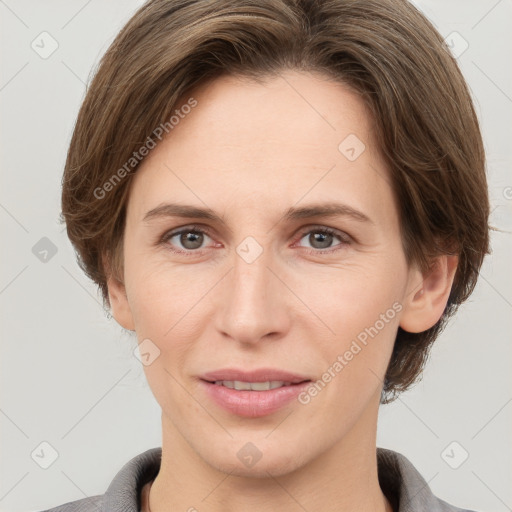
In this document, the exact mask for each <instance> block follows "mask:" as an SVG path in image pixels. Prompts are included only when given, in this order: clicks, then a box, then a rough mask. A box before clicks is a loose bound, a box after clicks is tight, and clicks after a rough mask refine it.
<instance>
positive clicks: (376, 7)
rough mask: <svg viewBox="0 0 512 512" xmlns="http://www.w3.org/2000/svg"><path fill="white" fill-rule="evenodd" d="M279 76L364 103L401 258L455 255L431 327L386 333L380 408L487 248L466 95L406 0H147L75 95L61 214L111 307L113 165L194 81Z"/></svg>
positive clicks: (118, 259) (411, 371)
mask: <svg viewBox="0 0 512 512" xmlns="http://www.w3.org/2000/svg"><path fill="white" fill-rule="evenodd" d="M285 69H294V70H298V71H309V72H320V73H322V74H323V75H324V76H327V77H329V78H333V79H334V80H336V81H338V82H340V83H341V84H344V85H346V86H348V87H350V88H351V89H352V90H353V91H356V92H357V93H358V94H359V95H360V97H361V98H362V99H363V100H364V102H365V104H366V105H367V106H368V108H369V112H370V113H371V115H372V117H373V123H374V127H375V128H374V129H375V136H376V140H377V142H378V144H379V148H380V150H381V154H382V156H383V157H384V159H385V162H386V164H387V166H388V167H389V170H390V175H391V179H392V187H393V190H394V193H395V197H396V198H397V203H398V208H399V211H400V223H401V226H400V227H401V233H402V240H403V247H404V252H405V255H406V258H407V261H408V262H409V263H411V262H415V263H416V264H418V265H419V266H420V268H422V269H423V270H427V269H428V268H429V264H430V262H431V256H433V255H435V254H443V253H445V254H447V253H450V254H453V253H455V254H458V255H459V264H458V267H457V271H456V275H455V279H454V283H453V286H452V290H451V293H450V296H449V299H448V304H447V306H446V309H445V311H444V313H443V315H442V317H441V318H440V320H439V321H438V322H437V323H436V324H435V325H434V326H433V327H432V328H430V329H428V330H426V331H424V332H422V333H409V332H406V331H404V330H402V329H401V328H399V330H398V333H397V337H396V341H395V345H394V349H393V354H392V357H391V360H390V363H389V367H388V369H387V373H386V378H385V382H384V386H383V393H382V398H381V402H382V403H388V402H391V401H392V400H394V399H395V398H396V396H397V394H398V393H399V392H402V391H404V390H405V389H407V388H408V387H409V386H410V385H411V384H412V383H413V382H415V381H416V380H417V379H418V377H419V376H420V375H421V372H422V370H423V366H424V363H425V362H426V360H427V357H428V353H429V349H430V347H431V345H432V342H433V341H434V340H435V339H436V337H437V336H438V335H439V333H440V332H441V330H442V329H443V328H444V326H445V323H446V321H447V319H448V318H449V317H450V316H451V315H452V314H453V313H454V312H455V311H456V309H457V307H458V306H459V305H460V304H461V303H462V302H464V301H465V300H466V299H467V298H468V297H469V295H470V294H471V292H472V291H473V289H474V287H475V284H476V281H477V278H478V273H479V269H480V267H481V264H482V262H483V259H484V257H485V255H486V254H488V253H489V226H488V217H489V200H488V194H487V181H486V173H485V154H484V147H483V142H482V137H481V133H480V128H479V123H478V119H477V116H476V114H475V110H474V107H473V103H472V99H471V96H470V94H469V91H468V87H467V85H466V83H465V80H464V78H463V76H462V73H461V72H460V70H459V68H458V66H457V63H456V61H455V59H454V58H453V57H452V55H451V54H450V53H449V50H448V48H447V46H446V45H445V43H444V41H443V39H442V37H441V36H440V35H439V33H438V32H437V31H436V29H435V28H434V27H433V25H432V24H431V23H430V22H429V21H428V20H427V18H426V17H425V16H424V15H423V14H422V13H421V12H420V11H418V10H417V9H416V8H415V7H414V6H413V5H412V4H410V3H409V2H408V1H406V0H359V1H357V0H322V1H316V0H209V1H198V0H149V1H148V2H146V3H145V4H144V5H143V6H142V7H141V8H140V9H139V10H138V11H137V12H136V13H135V15H134V16H133V17H132V18H131V19H130V20H129V21H128V23H127V24H126V25H125V26H124V28H123V29H122V30H121V32H120V33H119V34H118V35H117V37H116V38H115V40H114V41H113V43H112V44H111V46H110V47H109V49H108V51H107V52H106V53H105V55H104V56H103V58H102V59H101V62H100V64H99V67H98V69H97V70H96V72H95V76H94V78H93V80H92V82H91V84H90V86H89V87H88V90H87V93H86V96H85V99H84V101H83V104H82V106H81V109H80V112H79V114H78V118H77V122H76V125H75V128H74V132H73V136H72V139H71V143H70V146H69V151H68V155H67V160H66V165H65V170H64V176H63V189H62V215H61V218H62V221H63V222H64V221H65V222H66V225H67V233H68V236H69V238H70V240H71V242H72V244H73V246H74V248H75V250H76V252H77V258H78V263H79V265H80V267H81V268H82V269H83V271H84V272H85V273H86V274H87V275H88V276H89V277H90V278H91V279H92V280H93V281H94V282H95V283H97V285H98V286H99V288H100V289H101V292H102V295H103V304H104V307H105V308H106V309H108V308H110V303H109V299H108V288H107V276H108V275H110V274H109V272H111V273H112V275H113V276H115V277H116V278H117V279H119V280H120V281H121V282H123V277H122V276H123V235H124V229H125V217H126V215H125V214H126V204H127V200H128V193H129V189H130V187H129V185H130V183H131V181H132V177H133V175H134V173H135V171H136V169H137V167H138V166H137V165H133V169H130V170H129V171H130V172H122V173H120V172H119V170H120V169H121V168H122V166H123V165H125V164H126V162H127V161H129V160H130V158H131V157H132V155H133V154H134V152H136V151H137V150H138V149H139V148H140V147H141V145H142V144H144V143H145V141H148V140H153V136H152V134H153V132H154V130H155V128H156V127H157V126H159V125H162V124H164V123H166V122H167V121H168V119H169V117H170V116H171V114H172V113H173V112H174V110H175V108H176V106H177V104H178V100H179V99H180V98H183V97H184V96H185V95H186V93H187V91H190V90H192V88H193V87H195V86H197V85H199V84H201V83H204V82H205V81H206V80H210V79H215V78H216V77H219V76H221V75H224V74H230V75H236V76H240V77H246V78H249V79H252V80H255V81H257V82H258V81H261V80H262V79H263V78H269V77H273V76H278V75H279V73H280V72H281V71H283V70H285ZM132 164H134V163H133V162H132ZM135 164H136V162H135ZM125 170H126V166H125ZM116 172H117V178H119V179H117V181H116V182H115V183H113V182H112V178H113V177H114V175H116ZM121 178H122V179H121ZM109 180H110V181H109ZM107 182H109V183H110V185H111V186H109V187H103V185H104V184H106V183H107ZM102 187H103V188H102ZM98 190H101V191H102V192H101V194H100V193H99V192H98ZM107 190H108V193H106V191H107ZM99 195H101V196H102V197H98V196H99ZM103 256H105V257H106V259H105V262H106V265H104V262H103V259H102V258H103Z"/></svg>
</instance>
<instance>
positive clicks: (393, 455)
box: [377, 448, 476, 512]
mask: <svg viewBox="0 0 512 512" xmlns="http://www.w3.org/2000/svg"><path fill="white" fill-rule="evenodd" d="M377 462H378V474H379V483H380V486H381V488H382V490H383V492H384V493H385V494H386V495H387V496H388V499H390V500H391V501H392V502H393V506H394V510H395V511H396V512H476V511H474V510H469V509H463V508H459V507H456V506H454V505H451V504H450V503H447V502H446V501H444V500H442V499H440V498H438V497H437V496H435V495H434V494H433V492H432V490H431V489H430V487H429V485H428V483H427V482H426V481H425V479H424V478H423V476H422V475H421V474H420V473H419V471H418V470H417V469H416V468H415V467H414V465H413V464H412V462H411V461H410V460H409V459H408V458H407V457H405V455H402V454H401V453H398V452H395V451H393V450H387V449H385V448H377Z"/></svg>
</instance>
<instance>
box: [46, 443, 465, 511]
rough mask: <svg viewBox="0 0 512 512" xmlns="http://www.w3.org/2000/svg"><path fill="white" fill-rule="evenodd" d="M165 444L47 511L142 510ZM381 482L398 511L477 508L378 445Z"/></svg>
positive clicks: (146, 452)
mask: <svg viewBox="0 0 512 512" xmlns="http://www.w3.org/2000/svg"><path fill="white" fill-rule="evenodd" d="M161 456H162V449H161V448H151V449H150V450H147V451H145V452H144V453H141V454H139V455H137V456H136V457H134V458H133V459H131V460H130V461H129V462H127V463H126V464H125V465H124V466H123V467H122V469H121V470H120V471H119V473H117V475H116V476H115V477H114V480H112V482H111V484H110V485H109V487H108V489H107V492H106V493H105V494H103V495H98V496H91V497H89V498H83V499H81V500H78V501H72V502H70V503H66V504H63V505H60V506H58V507H55V508H51V509H48V510H46V511H44V512H139V511H140V507H141V490H142V487H143V486H144V485H145V484H146V483H147V482H149V481H151V480H154V479H155V478H156V476H157V474H158V471H159V470H160V461H161ZM377 463H378V475H379V484H380V486H381V489H382V491H383V492H384V494H385V495H386V497H387V498H388V500H389V501H390V503H391V505H392V506H393V510H394V512H474V511H471V510H467V509H461V508H457V507H454V506H453V505H450V504H449V503H447V502H446V501H443V500H441V499H439V498H436V497H435V496H434V495H433V494H432V491H431V490H430V488H429V486H428V484H427V482H426V481H425V480H424V478H423V477H422V476H421V475H420V473H419V472H418V471H417V469H416V468H415V467H414V466H413V465H412V463H411V462H410V461H409V460H408V459H407V458H406V457H405V456H404V455H401V454H400V453H398V452H394V451H392V450H387V449H385V448H377Z"/></svg>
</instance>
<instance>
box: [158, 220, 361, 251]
mask: <svg viewBox="0 0 512 512" xmlns="http://www.w3.org/2000/svg"><path fill="white" fill-rule="evenodd" d="M208 233H209V231H208V230H207V229H206V228H204V227H199V226H185V227H183V228H180V229H179V230H176V231H169V232H167V233H165V234H164V235H163V237H162V239H161V244H163V245H165V246H166V247H170V250H171V251H173V252H175V253H179V254H184V255H194V254H195V255H197V254H200V253H201V249H202V248H204V247H203V244H204V243H205V238H209V239H210V240H211V237H210V236H209V234H208ZM335 238H338V240H340V243H338V244H337V245H335V246H334V248H332V247H333V246H332V243H333V241H334V239H335ZM173 239H175V240H174V241H173ZM303 239H307V242H308V243H309V244H311V246H310V247H311V248H312V249H313V250H308V248H307V247H304V249H306V250H307V252H308V253H310V254H326V253H332V252H335V251H338V250H341V249H343V248H344V247H345V246H347V245H349V244H350V242H351V238H350V236H349V235H347V234H346V233H343V232H342V231H337V230H335V229H331V228H328V227H326V226H314V227H313V228H309V229H308V230H303V231H302V232H301V235H300V239H299V242H300V241H302V240H303ZM176 247H177V248H176ZM299 247H303V246H302V245H301V244H300V243H299ZM326 249H329V250H326Z"/></svg>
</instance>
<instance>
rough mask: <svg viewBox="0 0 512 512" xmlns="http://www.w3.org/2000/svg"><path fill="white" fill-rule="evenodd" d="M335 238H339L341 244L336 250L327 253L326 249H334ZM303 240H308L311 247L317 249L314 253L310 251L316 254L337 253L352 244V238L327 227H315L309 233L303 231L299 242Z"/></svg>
mask: <svg viewBox="0 0 512 512" xmlns="http://www.w3.org/2000/svg"><path fill="white" fill-rule="evenodd" d="M334 238H338V239H339V240H340V242H341V243H339V244H337V245H336V246H335V248H334V249H331V250H328V251H325V249H330V248H331V247H332V243H333V240H334ZM303 239H306V240H307V242H308V243H310V244H311V247H312V248H313V249H316V250H314V251H308V252H309V253H314V254H317V253H320V254H321V253H331V252H335V251H338V250H340V249H342V248H343V247H344V246H346V245H349V244H350V237H349V236H348V235H347V234H346V233H343V232H341V231H337V230H334V229H331V228H328V227H326V226H315V227H313V228H310V229H309V230H308V231H303V232H302V233H301V238H300V239H299V242H300V241H301V240H303Z"/></svg>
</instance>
